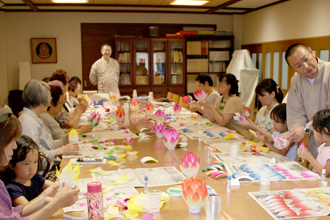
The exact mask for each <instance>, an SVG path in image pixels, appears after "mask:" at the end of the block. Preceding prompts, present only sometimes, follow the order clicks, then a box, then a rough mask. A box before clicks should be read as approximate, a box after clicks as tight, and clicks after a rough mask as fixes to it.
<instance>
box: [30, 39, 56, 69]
mask: <svg viewBox="0 0 330 220" xmlns="http://www.w3.org/2000/svg"><path fill="white" fill-rule="evenodd" d="M31 56H32V63H57V51H56V38H31Z"/></svg>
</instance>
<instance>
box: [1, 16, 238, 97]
mask: <svg viewBox="0 0 330 220" xmlns="http://www.w3.org/2000/svg"><path fill="white" fill-rule="evenodd" d="M3 14H4V15H3ZM1 17H4V19H3V20H4V21H5V27H4V30H5V36H6V39H5V42H6V43H5V45H6V47H7V50H6V56H7V67H8V90H12V89H18V79H17V77H18V63H19V61H30V62H31V52H30V38H39V37H55V38H56V40H57V56H58V62H57V63H56V64H31V74H32V78H36V79H42V78H43V77H45V76H50V75H51V74H52V73H53V72H54V71H55V70H56V69H58V68H63V69H65V70H66V71H67V72H68V74H69V76H73V75H76V76H79V77H82V63H81V33H80V24H81V23H179V24H216V25H217V26H218V30H230V31H232V30H233V19H232V16H231V15H193V14H152V13H146V14H139V13H83V12H82V13H66V12H62V13H55V12H54V13H33V12H29V13H24V12H5V13H1V14H0V19H1ZM0 21H1V20H0ZM0 32H1V33H2V29H1V22H0ZM1 35H2V34H1ZM1 35H0V37H1ZM3 42H4V41H3V40H1V41H0V49H2V46H1V45H2V44H3ZM1 51H2V50H1ZM1 66H2V65H1ZM0 71H2V70H0ZM1 73H2V72H1Z"/></svg>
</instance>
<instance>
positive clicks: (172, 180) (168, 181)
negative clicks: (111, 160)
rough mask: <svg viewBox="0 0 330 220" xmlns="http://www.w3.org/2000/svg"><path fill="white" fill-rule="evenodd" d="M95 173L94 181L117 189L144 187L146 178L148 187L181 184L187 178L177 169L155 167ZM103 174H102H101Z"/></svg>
mask: <svg viewBox="0 0 330 220" xmlns="http://www.w3.org/2000/svg"><path fill="white" fill-rule="evenodd" d="M99 171H100V169H98V170H97V171H96V172H93V173H92V175H93V179H94V181H100V182H102V181H103V182H106V183H108V184H110V185H113V184H115V185H116V187H120V188H121V187H144V185H145V180H144V177H145V176H148V187H155V186H168V185H177V184H181V181H182V180H184V179H185V176H184V175H183V174H182V173H181V172H179V171H178V170H177V169H176V168H175V167H154V168H136V169H118V170H115V171H103V170H102V172H99ZM100 173H102V174H100Z"/></svg>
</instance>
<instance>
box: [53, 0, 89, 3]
mask: <svg viewBox="0 0 330 220" xmlns="http://www.w3.org/2000/svg"><path fill="white" fill-rule="evenodd" d="M51 1H52V2H53V3H88V0H51Z"/></svg>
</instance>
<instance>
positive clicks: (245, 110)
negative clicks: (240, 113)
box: [244, 108, 251, 117]
mask: <svg viewBox="0 0 330 220" xmlns="http://www.w3.org/2000/svg"><path fill="white" fill-rule="evenodd" d="M244 115H245V117H250V116H251V115H250V112H249V110H247V108H244Z"/></svg>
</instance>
